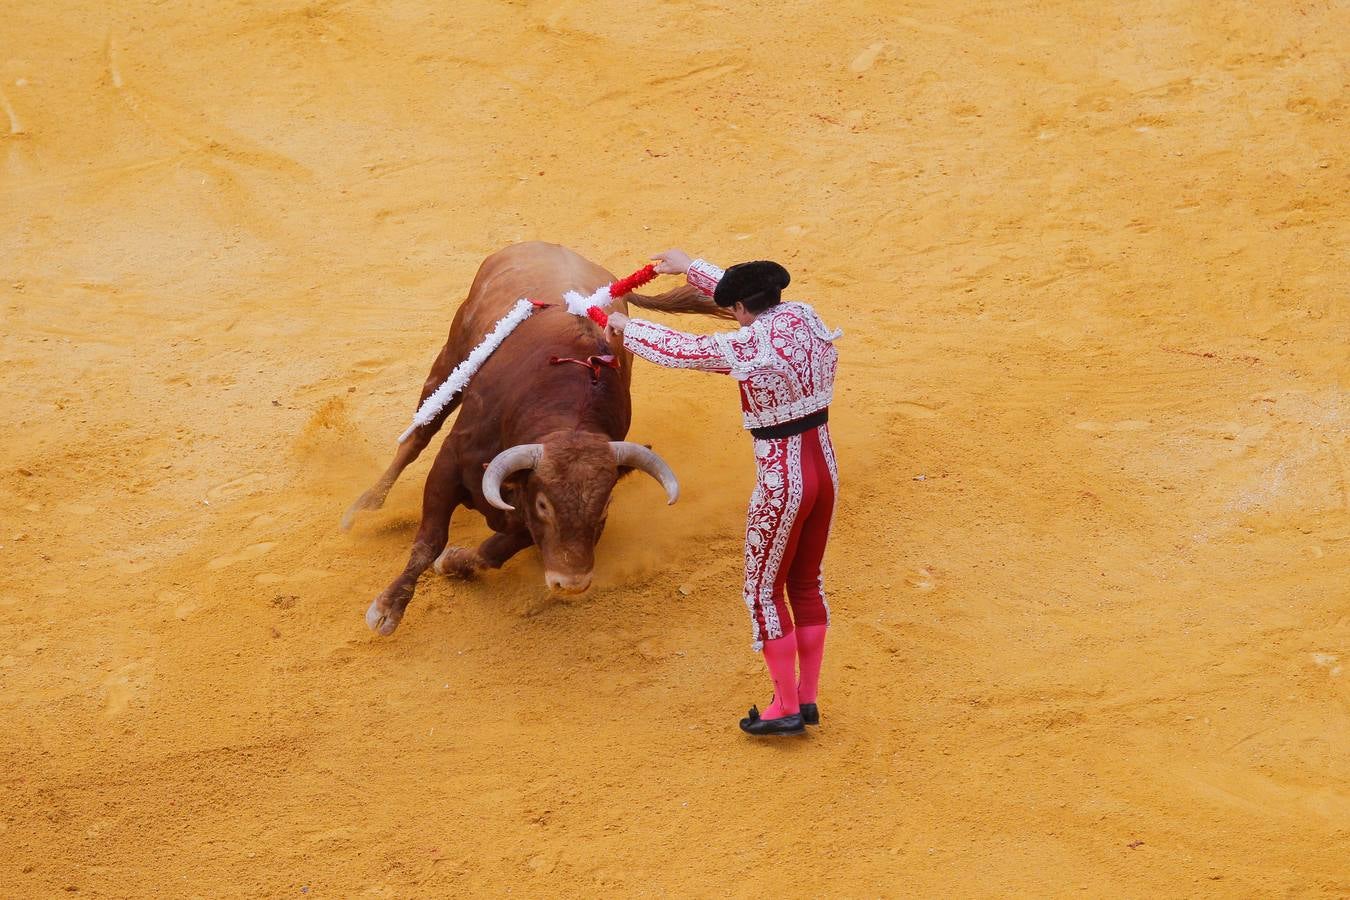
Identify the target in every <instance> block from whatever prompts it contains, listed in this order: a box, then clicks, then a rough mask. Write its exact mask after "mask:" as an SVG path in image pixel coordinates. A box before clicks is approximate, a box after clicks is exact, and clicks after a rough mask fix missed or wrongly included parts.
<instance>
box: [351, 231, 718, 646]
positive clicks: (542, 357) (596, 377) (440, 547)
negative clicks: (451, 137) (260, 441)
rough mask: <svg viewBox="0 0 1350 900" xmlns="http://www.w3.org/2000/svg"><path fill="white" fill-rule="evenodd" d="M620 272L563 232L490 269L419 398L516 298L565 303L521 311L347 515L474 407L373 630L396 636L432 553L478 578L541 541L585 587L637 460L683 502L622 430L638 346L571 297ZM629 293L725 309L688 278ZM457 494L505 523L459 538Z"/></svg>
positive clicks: (487, 264) (687, 306) (446, 450)
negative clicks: (581, 252) (589, 256)
mask: <svg viewBox="0 0 1350 900" xmlns="http://www.w3.org/2000/svg"><path fill="white" fill-rule="evenodd" d="M614 280H615V279H614V276H613V275H611V274H610V273H609V272H606V271H605V270H604V269H602V268H600V267H599V266H597V265H595V264H594V263H591V262H589V261H587V260H585V259H583V258H582V257H580V256H578V255H577V254H576V253H573V252H572V251H570V250H567V249H566V248H563V247H559V246H556V245H554V244H543V243H528V244H516V245H514V246H511V247H507V248H506V249H504V250H500V251H498V252H497V253H494V254H493V255H492V256H489V257H488V258H487V259H486V260H485V261H484V262H483V265H482V266H481V267H479V269H478V274H477V276H476V277H475V278H474V281H473V286H472V287H471V288H470V289H469V296H468V298H467V299H466V300H465V301H464V303H463V304H462V305H461V306H460V308H459V311H458V312H457V313H456V314H455V319H454V322H453V323H452V324H451V326H450V336H449V338H448V339H447V340H446V343H445V347H444V348H443V349H442V350H441V352H440V355H439V356H438V357H437V358H436V362H435V363H434V364H433V365H432V367H431V372H430V374H429V375H428V376H427V380H426V384H425V385H423V388H422V394H421V397H420V398H419V400H418V405H419V406H420V405H421V402H422V400H425V399H426V398H427V396H428V395H429V394H431V393H432V392H433V391H435V390H436V388H438V387H439V386H440V385H441V383H442V382H443V381H444V380H445V378H446V376H447V375H449V374H450V371H451V370H452V369H453V368H454V367H455V366H456V365H458V364H459V362H460V361H461V360H463V359H464V358H465V357H467V356H468V355H469V353H470V351H472V350H473V348H474V347H475V346H477V345H478V343H479V342H480V341H482V339H483V337H484V336H485V335H486V334H487V333H488V332H490V331H491V330H492V328H493V326H495V325H496V323H497V321H498V320H499V319H501V318H502V317H503V316H504V315H506V314H507V312H508V311H509V310H510V309H511V307H512V306H513V305H514V304H515V302H516V300H517V299H519V298H521V297H529V298H531V299H534V300H539V301H543V302H546V303H553V304H557V305H556V306H551V307H548V308H546V309H541V310H538V311H536V312H535V313H534V315H532V316H531V317H530V318H528V319H526V320H525V321H524V322H523V323H521V325H520V326H519V327H517V328H516V330H515V331H514V332H513V333H512V334H511V336H510V337H508V338H507V339H506V341H505V342H504V343H503V344H502V345H501V346H500V347H499V348H498V349H497V351H496V352H495V353H493V354H492V356H490V357H489V358H488V360H487V362H485V363H484V364H483V367H482V368H481V369H480V370H479V371H478V373H477V374H476V375H475V376H474V377H473V379H472V380H471V381H470V382H469V385H468V386H467V387H466V388H465V389H464V391H463V392H462V393H461V394H460V395H459V396H458V397H456V398H454V399H453V400H452V401H451V402H450V404H449V405H447V407H446V408H445V410H443V411H442V412H441V414H440V415H439V416H438V417H437V418H436V419H435V420H434V421H432V422H430V423H428V424H427V425H424V426H422V427H420V428H418V429H416V430H415V431H414V432H413V434H412V435H411V436H410V437H409V438H408V440H407V441H406V442H405V443H403V444H401V445H400V446H399V448H398V452H397V454H396V455H395V457H394V461H393V463H391V464H390V466H389V468H388V469H387V470H386V471H385V473H384V474H383V475H382V476H381V477H380V479H379V480H378V481H377V482H376V483H375V485H374V486H373V487H371V488H370V490H368V491H366V492H365V493H364V494H362V495H361V497H360V498H358V499H357V500H356V502H355V503H353V504H352V506H351V508H350V509H348V510H347V513H346V515H344V516H343V519H342V527H343V528H344V529H346V528H349V527H351V523H352V520H353V518H354V517H355V515H356V513H357V512H359V511H361V510H366V509H378V508H379V507H380V506H381V505H382V504H383V503H384V498H385V496H386V495H387V494H388V493H389V489H390V488H391V487H392V486H393V484H394V482H395V480H397V478H398V476H399V474H400V473H401V472H402V471H403V470H404V469H405V468H406V467H407V466H408V464H409V463H411V462H412V461H413V460H414V459H416V458H417V456H418V455H419V454H420V453H421V452H422V450H423V449H424V448H425V447H426V446H427V444H428V443H429V442H430V441H431V438H432V437H433V436H434V435H435V434H436V432H437V431H439V430H440V427H441V425H442V424H444V422H445V419H446V417H447V416H449V415H450V413H451V412H453V411H454V410H455V409H456V408H457V407H460V406H462V407H463V409H462V411H461V412H460V415H459V418H458V419H456V420H455V424H454V427H452V428H451V429H450V434H449V435H448V436H447V437H446V439H445V441H444V443H443V444H442V445H441V449H440V452H439V453H437V454H436V460H435V462H434V463H433V464H432V467H431V473H430V474H429V475H428V476H427V481H426V487H425V489H424V492H423V498H422V523H421V527H420V528H419V529H418V531H417V538H416V540H415V541H414V543H413V549H412V555H411V557H410V558H409V560H408V565H407V567H406V568H405V569H404V570H403V573H402V574H401V575H399V576H398V577H397V578H396V579H394V581H393V583H392V584H390V585H389V587H387V588H385V590H384V592H383V593H381V594H380V595H379V596H378V597H376V598H375V600H374V602H372V603H371V605H370V609H369V611H367V613H366V624H367V625H369V626H370V627H371V628H372V629H374V630H375V631H378V632H379V633H380V634H391V633H392V632H393V631H394V629H395V628H397V627H398V623H399V621H400V620H401V619H402V618H403V613H404V610H405V609H406V608H407V606H408V602H409V601H410V600H412V595H413V591H414V590H415V588H416V586H417V579H418V577H419V576H421V574H422V573H423V572H424V571H425V570H426V569H427V567H428V566H430V565H432V564H433V561H434V563H435V568H436V571H438V572H441V573H442V574H447V575H457V576H460V577H466V578H467V577H471V576H472V575H473V574H474V573H476V572H478V571H479V570H481V569H484V568H494V569H495V568H498V567H500V566H501V565H502V564H503V563H505V562H506V561H507V560H508V559H510V558H511V557H512V556H514V555H515V554H516V553H518V552H519V551H521V550H523V549H524V548H526V547H528V546H530V545H531V544H536V545H538V547H539V550H540V553H541V554H542V556H543V562H544V569H545V572H546V575H545V581H546V582H547V583H548V586H549V587H550V588H551V589H555V590H564V591H569V592H580V591H584V590H586V589H587V588H588V587H590V583H591V571H592V569H593V568H594V561H595V545H596V542H597V541H598V540H599V539H600V533H601V531H602V530H603V529H604V526H605V516H606V513H607V511H608V507H609V500H610V493H611V492H612V491H613V489H614V485H615V483H616V482H617V481H618V479H619V477H620V476H621V475H622V474H623V473H625V472H628V471H633V470H640V471H643V472H646V473H648V474H650V475H651V476H652V477H654V478H656V479H657V480H658V481H660V482H661V484H662V485H663V486H664V487H665V489H666V495H667V498H668V501H669V502H670V503H674V502H675V499H676V497H677V496H678V494H679V483H678V482H677V481H676V480H675V475H674V473H673V472H671V470H670V467H669V466H667V465H666V464H665V462H663V461H662V460H661V458H660V457H659V456H657V455H656V454H655V453H654V452H652V451H651V450H650V449H648V448H647V447H644V446H642V445H640V444H634V443H630V442H628V441H625V440H624V437H625V436H626V435H627V434H628V426H629V422H630V420H631V416H632V404H631V400H630V396H629V384H630V381H631V379H632V356H631V355H630V354H629V353H628V352H627V351H626V350H624V349H623V347H622V346H621V345H620V346H611V344H610V343H609V342H608V340H607V339H606V336H605V335H604V333H603V332H601V330H600V329H599V328H598V327H597V326H596V325H595V324H594V323H593V322H591V321H590V320H589V319H586V318H581V317H578V316H573V315H570V314H569V313H568V312H567V311H566V310H565V309H564V308H563V307H562V295H563V293H564V292H566V291H569V290H575V291H579V292H580V293H582V294H583V295H587V294H590V293H591V292H592V291H593V290H595V289H596V288H598V287H600V286H601V285H603V284H607V283H609V282H612V281H614ZM627 299H630V300H632V301H633V303H634V304H635V305H638V306H644V307H647V308H649V309H661V310H666V311H670V312H701V313H705V314H709V315H724V313H722V312H721V311H720V310H718V309H717V307H715V306H713V305H712V304H711V303H709V302H707V301H705V300H703V299H702V298H700V297H698V295H697V294H696V293H695V292H693V291H691V290H688V289H681V290H676V291H671V292H669V293H667V294H662V295H661V296H659V297H642V296H640V295H637V294H630V295H629V297H628V298H627ZM612 308H613V309H615V310H618V311H620V312H623V311H626V309H627V306H626V304H625V302H624V299H619V300H616V301H615V302H614V304H613V307H612ZM602 357H612V360H604V359H602ZM457 506H468V507H472V508H473V509H476V510H478V511H479V512H480V513H482V514H483V516H484V518H486V519H487V522H488V525H489V526H491V528H492V530H493V531H494V532H495V534H493V535H492V536H491V537H489V538H488V539H487V540H485V541H484V542H483V543H482V544H481V545H480V546H479V547H478V549H476V550H468V549H465V548H462V547H447V544H448V543H449V530H450V515H451V513H453V512H454V510H455V507H457Z"/></svg>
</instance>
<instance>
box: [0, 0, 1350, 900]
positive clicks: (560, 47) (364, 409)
mask: <svg viewBox="0 0 1350 900" xmlns="http://www.w3.org/2000/svg"><path fill="white" fill-rule="evenodd" d="M1228 7H1241V8H1240V9H1238V8H1234V9H1228ZM445 9H449V10H451V11H436V10H445ZM110 10H112V11H110ZM3 19H4V24H3V27H2V28H0V366H2V367H3V368H2V369H0V371H2V372H3V378H0V414H2V415H3V420H2V421H3V423H4V426H5V428H4V433H5V437H4V444H3V448H2V449H0V629H2V632H3V637H2V638H0V722H2V723H3V726H2V727H0V841H3V847H4V849H3V851H0V896H4V897H7V898H8V897H15V898H18V897H50V896H69V895H71V894H75V895H87V896H99V897H139V896H150V895H160V896H180V897H195V896H203V897H205V896H212V897H214V896H228V897H235V896H239V897H243V896H248V897H260V896H268V897H301V896H306V897H309V898H313V897H334V898H341V897H352V896H365V895H375V896H384V897H408V896H451V895H461V896H462V895H466V894H475V895H477V894H483V895H497V896H501V895H505V894H508V893H509V894H511V895H512V896H538V897H551V896H564V895H572V896H653V897H661V896H666V897H682V896H717V897H723V896H732V897H752V896H760V895H762V894H764V893H765V888H766V885H765V882H763V881H761V880H757V876H758V875H759V874H761V873H762V872H763V870H764V869H763V867H764V866H765V865H767V864H772V865H773V866H774V867H776V868H777V869H778V870H779V871H780V872H783V873H787V875H788V876H789V877H791V878H792V879H793V880H790V881H784V880H783V879H782V878H780V879H779V880H778V881H777V882H775V884H777V885H785V886H783V887H782V889H781V891H778V892H779V893H782V894H783V895H785V896H801V897H814V896H826V895H829V896H840V897H873V896H885V897H899V896H995V895H1009V894H1011V895H1036V896H1061V895H1086V896H1107V897H1117V896H1118V897H1126V896H1128V897H1140V896H1160V897H1175V896H1185V895H1206V896H1233V897H1273V896H1291V897H1344V896H1350V574H1348V573H1350V395H1348V394H1347V385H1350V362H1348V360H1350V350H1347V347H1348V346H1350V314H1348V313H1347V307H1346V301H1347V296H1350V274H1348V273H1350V266H1348V265H1347V254H1348V252H1350V229H1348V227H1347V223H1348V221H1350V181H1348V180H1347V163H1350V159H1348V158H1347V153H1346V148H1347V140H1346V138H1347V134H1350V128H1348V125H1350V122H1348V119H1350V87H1347V85H1348V84H1350V74H1348V70H1347V64H1346V60H1347V57H1348V55H1350V49H1348V43H1347V39H1346V35H1347V34H1350V8H1348V7H1347V6H1346V5H1345V4H1344V3H1340V2H1318V0H1309V2H1289V3H1273V2H1271V3H1255V4H1215V3H1206V2H1198V0H1197V2H1190V3H1186V2H1152V0H1151V2H1125V3H1117V4H1096V3H1089V2H1078V3H1071V2H1063V0H1050V2H1038V3H1029V2H1019V3H1012V4H989V3H983V2H974V0H957V2H949V3H931V2H929V3H910V4H883V3H874V2H859V0H853V2H844V3H820V2H817V3H799V2H789V3H749V4H728V5H726V6H724V5H720V4H715V3H707V2H701V0H697V2H683V0H679V2H668V3H642V4H637V5H634V4H629V3H621V2H601V3H577V2H565V0H551V2H509V3H508V2H496V3H485V2H469V3H463V4H433V3H425V4H418V3H412V2H395V3H385V2H379V3H377V2H374V0H358V2H331V0H328V2H325V0H318V2H313V3H311V4H309V5H303V4H301V3H299V2H294V3H289V2H251V3H224V2H176V3H155V2H147V0H137V2H128V3H119V4H103V3H93V2H88V0H78V2H72V0H64V2H61V0H53V2H41V3H38V2H30V3H11V4H9V5H8V7H7V8H6V9H5V11H4V13H3ZM6 132H7V133H6ZM526 238H544V239H548V240H554V241H558V242H561V243H565V244H568V245H570V246H572V247H574V248H576V249H578V250H579V251H581V252H582V253H584V254H586V255H587V256H589V257H591V258H593V259H595V260H597V261H599V262H601V263H602V264H604V265H606V266H607V267H609V268H610V269H611V270H613V271H615V272H618V273H620V274H622V273H624V272H627V271H630V270H631V269H632V268H634V267H635V266H636V265H638V264H639V263H641V262H642V261H643V260H644V259H645V257H646V255H647V254H648V253H650V252H653V251H657V250H661V249H665V248H666V247H669V246H672V245H674V246H683V247H686V248H688V249H690V250H692V251H695V252H698V253H702V254H704V255H707V256H708V257H710V258H712V259H715V260H719V261H723V262H734V261H737V260H740V259H744V258H749V257H757V256H773V257H777V258H779V259H781V260H782V261H783V262H785V263H786V264H787V265H788V266H789V268H791V269H792V270H793V272H794V275H795V278H794V283H793V285H794V287H793V291H792V292H790V293H793V294H794V295H795V296H796V297H798V298H801V299H808V300H811V301H814V302H815V303H816V304H817V305H818V308H819V309H820V310H821V311H822V312H823V313H824V315H825V316H826V318H827V319H828V320H829V321H831V322H832V323H835V324H838V325H840V326H842V327H843V328H845V329H846V331H847V332H848V334H847V336H846V338H845V339H844V341H843V342H842V343H841V344H840V348H841V351H842V353H843V354H844V362H843V371H842V375H841V384H840V395H839V397H838V398H837V402H836V405H835V414H834V420H835V423H836V439H837V442H838V445H839V451H840V455H841V462H842V465H843V469H844V472H843V476H844V482H845V487H844V492H843V505H842V510H841V517H840V519H839V521H838V522H837V525H836V532H835V537H834V541H833V544H832V550H831V555H830V557H829V561H828V575H829V585H830V587H831V588H832V595H831V597H832V607H833V609H834V614H835V627H834V629H833V631H832V636H833V638H832V643H831V646H830V652H829V654H828V656H827V659H826V669H825V679H824V690H825V692H824V694H823V695H822V701H821V702H822V708H823V710H824V714H825V719H826V722H825V726H824V727H823V728H821V729H820V730H819V731H818V732H813V733H812V734H811V735H810V736H809V739H804V740H794V741H780V742H778V743H773V744H766V743H754V742H751V741H749V740H746V739H744V738H743V737H742V736H741V735H740V734H739V733H738V732H737V731H736V730H735V719H736V717H737V716H739V715H740V714H742V711H743V710H744V708H745V707H746V706H747V705H748V704H749V703H750V702H752V701H758V702H760V703H761V704H762V703H764V702H766V701H767V700H768V696H767V694H768V692H767V690H766V684H767V681H766V679H764V678H763V677H762V676H761V669H760V661H759V658H758V657H757V656H755V655H753V654H752V653H750V652H749V649H748V626H747V623H746V617H745V611H744V608H743V606H742V605H741V601H740V598H739V595H738V590H737V589H738V572H739V565H740V564H739V552H740V550H739V546H740V544H739V542H740V529H741V526H742V512H743V508H744V503H745V499H746V496H747V493H748V491H749V486H750V479H751V458H750V452H749V447H748V443H747V440H746V439H745V438H744V436H743V435H742V434H741V433H740V432H739V430H738V426H739V419H738V416H737V413H736V402H735V394H734V390H733V387H732V385H731V382H730V381H720V380H716V379H713V378H708V377H700V376H697V375H693V374H689V373H681V372H666V371H660V370H657V369H656V368H654V367H652V366H647V365H642V366H641V367H640V368H639V369H638V371H637V377H636V388H635V396H636V400H637V413H636V420H635V423H634V427H633V431H632V433H631V436H632V437H633V438H634V439H636V440H642V441H648V442H652V443H654V444H655V445H656V446H657V449H658V450H660V451H661V452H662V453H663V454H664V455H665V456H666V458H667V459H668V460H670V461H671V463H672V464H673V465H674V466H675V468H676V469H677V470H678V471H679V472H680V473H681V475H682V477H683V480H684V485H685V498H684V499H683V500H682V501H681V503H680V504H679V505H678V506H675V507H673V508H671V509H666V508H665V507H664V506H663V505H662V502H661V497H660V490H659V488H658V487H657V486H656V485H655V484H654V483H652V482H651V481H650V480H646V479H631V480H629V481H626V482H625V483H624V484H623V486H622V487H621V488H620V490H619V493H618V496H617V498H616V502H615V514H614V515H613V516H612V518H611V524H610V529H609V531H608V533H607V535H606V537H605V539H604V542H603V544H602V547H601V553H600V567H599V570H598V574H597V579H598V588H597V589H596V590H594V591H593V592H592V593H591V594H590V595H588V596H585V597H582V598H573V599H567V600H552V599H549V598H548V597H547V596H545V594H544V591H543V588H542V579H541V577H540V571H539V564H538V560H537V555H536V554H534V553H526V554H524V555H522V557H520V558H519V559H517V560H516V561H515V562H514V563H513V564H511V565H510V566H509V567H508V568H507V569H506V570H504V571H502V572H500V573H495V574H493V575H491V576H489V577H486V578H485V579H483V580H482V581H481V582H479V583H477V584H473V585H468V586H464V585H461V584H458V583H453V582H449V581H446V580H443V579H441V578H439V577H436V576H434V575H431V574H428V576H426V577H425V578H424V579H423V581H422V586H421V590H420V592H419V595H418V597H417V599H416V600H415V601H414V605H413V606H412V607H411V608H410V610H409V613H408V616H407V618H406V619H405V620H404V623H403V626H402V628H401V629H400V630H399V632H398V633H397V634H396V635H395V636H394V637H393V638H391V639H378V638H375V637H373V636H372V635H371V634H370V633H369V632H368V631H367V630H366V628H365V626H364V624H363V622H362V615H363V613H364V612H365V609H366V605H367V604H368V603H369V602H370V600H371V598H372V597H373V596H374V595H375V594H376V593H377V592H378V591H379V590H380V589H382V588H383V587H384V586H385V585H386V584H387V583H388V582H389V580H390V579H391V578H392V577H393V576H394V574H395V573H396V572H397V571H398V570H399V569H400V568H401V567H402V565H403V562H404V560H405V559H406V553H407V549H408V546H409V544H410V541H411V537H412V533H413V530H414V529H415V526H416V521H417V517H418V509H419V501H420V492H421V484H422V480H423V478H424V477H425V474H426V470H427V465H428V462H429V458H430V457H429V455H428V456H424V458H423V459H422V460H421V461H420V462H419V464H418V465H417V466H415V467H414V468H413V469H411V470H410V471H409V472H408V473H407V475H406V477H405V478H404V480H403V481H402V482H401V483H400V484H399V486H398V487H397V488H396V489H395V491H394V493H393V494H392V496H391V498H390V502H389V505H388V506H387V507H386V508H385V510H383V511H381V512H378V513H374V514H370V515H368V516H367V517H366V518H364V519H363V520H361V522H360V523H359V524H358V526H357V528H356V529H355V530H353V531H352V532H351V533H350V534H345V535H344V534H342V533H340V532H339V530H338V528H337V524H338V519H339V516H340V515H341V513H342V511H343V509H344V508H345V506H346V505H347V503H348V502H350V501H351V500H352V498H354V497H355V496H356V495H357V494H358V493H359V492H360V491H361V490H362V489H364V488H365V487H366V486H367V485H368V484H369V483H370V481H371V480H372V479H373V478H374V476H375V475H376V474H377V472H378V471H379V470H380V469H381V468H382V467H383V465H384V464H385V463H386V461H387V460H388V458H389V456H390V454H391V451H392V446H393V441H394V438H395V437H396V436H397V435H398V433H399V432H400V431H401V430H402V428H403V426H404V425H405V424H406V422H407V419H408V416H409V414H410V412H411V407H412V404H413V403H414V401H415V400H416V392H417V389H418V386H419V384H420V383H421V380H422V378H423V377H424V375H425V372H426V369H427V367H428V366H429V364H430V362H431V360H432V357H433V356H434V355H435V353H436V351H437V350H438V348H439V346H440V344H441V342H442V340H443V339H444V335H445V331H446V329H447V328H448V325H449V322H450V319H451V316H452V314H453V311H454V309H455V307H456V304H457V303H458V302H459V301H460V299H461V298H462V297H463V294H464V291H465V290H466V289H467V286H468V284H469V281H470V279H471V277H472V275H473V272H474V270H475V268H476V267H477V265H478V263H479V262H480V261H481V259H482V258H483V257H484V256H485V255H486V254H488V253H489V252H491V251H492V250H494V249H497V248H499V247H501V246H503V245H504V244H507V243H510V242H513V241H517V240H521V239H526ZM666 283H667V284H672V283H673V280H667V282H666ZM685 323H686V324H687V325H694V324H697V323H695V322H691V321H690V320H685ZM702 327H711V325H709V324H705V325H703V326H702ZM475 519H476V517H473V516H468V515H461V516H459V517H457V519H456V523H455V529H456V530H457V534H458V538H459V539H460V540H469V541H472V540H475V539H477V538H481V536H482V535H483V534H484V526H483V524H482V522H481V520H477V521H475Z"/></svg>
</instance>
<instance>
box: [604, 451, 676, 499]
mask: <svg viewBox="0 0 1350 900" xmlns="http://www.w3.org/2000/svg"><path fill="white" fill-rule="evenodd" d="M609 445H610V446H611V447H613V448H614V461H615V462H617V463H618V464H619V465H621V466H632V467H633V468H634V469H641V470H642V471H643V472H646V473H647V474H648V475H650V476H652V477H653V478H655V479H656V480H657V481H659V482H661V487H663V488H665V489H666V503H667V504H670V503H674V502H675V501H676V500H678V499H680V480H679V479H678V478H676V477H675V473H674V472H672V471H671V470H670V466H668V465H666V461H665V460H664V459H662V458H661V457H659V456H657V455H656V452H655V451H653V450H652V449H651V448H650V447H644V446H642V445H641V444H634V443H633V442H632V441H610V442H609Z"/></svg>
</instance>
